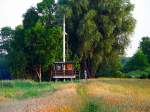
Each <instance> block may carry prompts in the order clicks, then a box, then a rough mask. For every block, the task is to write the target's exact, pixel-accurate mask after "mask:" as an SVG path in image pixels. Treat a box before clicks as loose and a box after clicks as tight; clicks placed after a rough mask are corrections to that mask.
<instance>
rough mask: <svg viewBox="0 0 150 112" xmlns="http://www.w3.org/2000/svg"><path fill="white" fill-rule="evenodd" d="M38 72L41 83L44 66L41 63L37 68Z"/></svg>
mask: <svg viewBox="0 0 150 112" xmlns="http://www.w3.org/2000/svg"><path fill="white" fill-rule="evenodd" d="M36 73H37V76H38V78H39V82H40V83H41V82H42V68H41V65H39V66H38V67H37V68H36Z"/></svg>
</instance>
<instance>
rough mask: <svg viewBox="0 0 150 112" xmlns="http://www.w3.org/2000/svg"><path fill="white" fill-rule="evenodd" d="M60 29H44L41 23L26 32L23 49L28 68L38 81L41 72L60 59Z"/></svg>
mask: <svg viewBox="0 0 150 112" xmlns="http://www.w3.org/2000/svg"><path fill="white" fill-rule="evenodd" d="M60 43H62V42H61V28H60V27H53V28H48V29H47V28H45V26H43V25H42V23H41V22H37V24H36V25H35V27H32V29H29V30H27V31H26V35H25V47H26V55H27V60H28V66H29V67H30V68H31V70H33V71H34V72H36V74H37V76H38V78H39V81H40V82H41V80H42V72H43V71H44V70H45V69H46V70H47V69H48V67H49V66H50V65H52V63H53V62H54V61H55V60H58V59H60V52H61V51H62V50H61V44H60Z"/></svg>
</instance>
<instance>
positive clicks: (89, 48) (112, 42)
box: [58, 0, 135, 73]
mask: <svg viewBox="0 0 150 112" xmlns="http://www.w3.org/2000/svg"><path fill="white" fill-rule="evenodd" d="M133 8H134V6H133V4H131V2H130V1H129V0H113V1H109V0H94V1H93V0H80V1H79V0H69V1H67V0H59V9H60V11H58V12H61V13H60V16H61V15H62V12H63V14H65V15H66V17H67V32H68V35H69V38H70V39H69V42H70V43H69V45H70V48H71V51H72V55H76V54H77V55H78V57H79V58H80V60H81V62H82V63H84V64H83V65H84V67H85V68H92V71H94V73H95V72H96V71H98V70H106V71H112V70H113V69H115V70H116V69H119V68H120V66H119V65H120V64H119V62H118V61H119V60H120V59H119V58H120V55H122V54H123V53H124V50H125V48H126V46H127V45H128V43H129V40H130V39H129V35H130V34H131V33H132V32H133V30H134V27H135V19H134V18H133V17H132V13H131V12H132V11H133ZM59 9H58V10H59ZM62 9H63V11H62ZM65 9H67V10H65ZM58 14H59V13H58ZM114 66H115V67H114Z"/></svg>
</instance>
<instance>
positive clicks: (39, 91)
mask: <svg viewBox="0 0 150 112" xmlns="http://www.w3.org/2000/svg"><path fill="white" fill-rule="evenodd" d="M57 86H58V84H55V83H50V82H42V83H37V82H34V81H29V80H28V81H22V80H15V81H0V97H1V98H2V97H3V98H15V99H25V98H30V97H37V96H40V95H43V94H44V93H48V92H52V91H55V90H56V88H57Z"/></svg>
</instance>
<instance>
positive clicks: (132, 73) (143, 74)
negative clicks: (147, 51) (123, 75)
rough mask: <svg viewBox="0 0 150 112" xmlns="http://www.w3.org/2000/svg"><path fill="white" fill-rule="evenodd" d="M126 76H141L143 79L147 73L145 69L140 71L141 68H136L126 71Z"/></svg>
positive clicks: (146, 76)
mask: <svg viewBox="0 0 150 112" xmlns="http://www.w3.org/2000/svg"><path fill="white" fill-rule="evenodd" d="M127 76H128V77H131V78H141V79H145V78H148V73H147V72H145V71H141V70H136V71H131V72H128V73H127Z"/></svg>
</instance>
